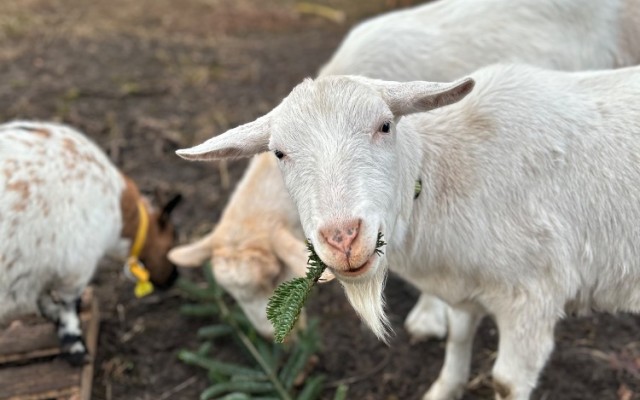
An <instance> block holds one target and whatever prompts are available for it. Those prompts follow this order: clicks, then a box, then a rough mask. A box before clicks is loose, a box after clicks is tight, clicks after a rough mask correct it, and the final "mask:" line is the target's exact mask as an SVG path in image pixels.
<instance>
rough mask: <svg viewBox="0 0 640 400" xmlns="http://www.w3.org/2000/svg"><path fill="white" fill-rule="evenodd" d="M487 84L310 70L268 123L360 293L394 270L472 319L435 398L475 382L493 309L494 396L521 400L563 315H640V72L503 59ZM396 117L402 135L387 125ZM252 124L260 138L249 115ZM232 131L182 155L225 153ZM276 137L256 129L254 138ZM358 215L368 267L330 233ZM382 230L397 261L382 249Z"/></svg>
mask: <svg viewBox="0 0 640 400" xmlns="http://www.w3.org/2000/svg"><path fill="white" fill-rule="evenodd" d="M472 78H473V79H474V80H475V82H476V87H475V88H474V89H473V90H471V88H472V86H471V85H470V81H469V80H459V81H457V82H455V83H453V84H442V85H436V84H428V83H420V82H408V83H406V84H400V83H397V82H387V81H380V80H371V79H366V78H362V77H341V76H337V77H323V78H319V79H317V80H316V81H311V80H307V81H305V82H303V83H302V84H300V85H299V86H297V87H296V88H295V89H294V90H293V91H292V92H291V94H290V95H289V96H288V97H287V98H286V99H285V100H284V101H283V102H282V104H281V105H280V106H278V107H277V108H276V109H275V110H274V111H272V112H271V113H269V114H267V116H265V117H264V118H268V119H269V126H270V132H271V137H270V141H269V148H270V149H271V150H274V149H278V150H280V151H282V152H284V153H285V154H286V157H284V158H283V159H282V160H281V161H280V162H279V165H280V169H281V171H282V173H283V177H284V181H285V184H286V187H287V188H288V190H289V192H290V194H291V196H292V198H293V200H294V202H295V204H296V206H297V208H298V212H299V214H300V217H301V222H302V226H303V228H304V232H305V234H306V235H307V236H308V237H309V238H311V240H312V242H313V243H314V245H315V248H316V251H317V253H318V255H319V256H320V257H321V258H322V259H323V261H325V262H326V263H328V264H329V265H330V266H331V267H332V269H333V270H334V272H336V275H337V276H338V278H339V279H340V281H341V282H342V284H343V285H344V286H345V287H349V288H350V289H348V290H347V293H348V294H349V291H351V292H356V291H358V287H363V286H367V284H366V283H367V282H368V283H371V282H378V280H374V279H376V278H375V277H377V276H378V275H379V274H380V273H382V272H381V271H384V270H386V268H387V265H389V266H390V268H391V269H392V270H393V271H395V272H396V273H398V274H399V275H401V276H402V277H404V278H405V279H406V280H408V281H409V282H412V283H413V284H414V285H416V286H417V287H418V288H419V289H421V290H422V291H423V292H425V293H431V294H434V295H436V296H438V297H439V298H441V299H443V300H445V301H446V302H447V303H448V304H450V305H453V306H454V307H456V309H457V311H456V313H458V312H459V313H460V314H456V315H454V316H453V317H452V319H453V320H454V321H455V322H454V323H452V325H451V327H455V329H453V328H452V335H451V336H452V337H451V339H450V340H449V343H448V344H447V360H446V361H445V366H444V367H443V370H442V373H441V375H440V378H439V380H438V381H437V382H436V383H435V384H434V386H433V388H432V389H431V390H430V391H429V392H428V393H427V394H426V395H425V399H428V400H434V399H443V398H453V397H456V396H458V395H459V394H460V393H461V390H462V387H463V385H464V382H466V379H467V376H468V360H469V359H470V351H471V345H470V343H471V340H472V337H473V333H474V331H475V327H476V326H477V321H478V320H479V318H480V317H481V315H483V313H489V314H491V315H492V316H493V317H494V318H495V320H496V322H497V325H498V328H499V331H500V343H499V354H498V358H497V360H496V364H495V366H494V369H493V376H494V379H495V381H496V385H497V387H498V388H500V389H501V390H498V393H497V398H500V399H511V400H524V399H528V398H529V395H530V393H531V391H532V389H533V388H534V387H535V384H536V380H537V377H538V374H539V372H540V370H541V369H542V368H543V366H544V364H545V362H546V360H547V358H548V356H549V353H550V352H551V350H552V348H553V328H554V326H555V323H556V322H557V321H558V320H559V319H560V318H562V317H563V316H564V315H565V312H566V311H583V312H585V311H589V310H592V309H595V310H602V311H610V312H617V311H630V312H638V311H640V290H638V287H639V285H640V263H639V261H638V260H639V259H640V251H639V250H638V246H637V242H638V240H640V230H639V229H640V228H638V227H639V226H640V211H639V210H640V209H639V208H638V206H637V205H638V201H639V200H640V190H638V187H640V162H639V161H640V160H639V159H638V154H640V140H639V139H638V137H640V108H639V107H638V106H637V101H636V100H637V98H638V96H640V68H628V69H621V70H618V71H597V72H583V73H567V72H554V71H550V70H541V69H536V68H533V67H529V66H524V65H520V66H518V65H514V66H509V65H507V66H503V65H498V66H493V67H489V68H486V69H483V70H480V71H478V72H476V73H474V74H473V75H472ZM470 90H471V94H469V95H468V96H467V97H466V98H465V97H464V96H465V95H466V94H467V93H468V92H469V91H470ZM455 101H458V102H457V103H455V104H453V105H450V106H447V107H441V108H438V109H435V110H432V111H430V112H423V113H418V114H413V115H407V114H410V113H412V112H415V111H416V109H418V108H420V107H423V111H427V110H430V109H431V108H433V106H434V104H435V105H438V104H440V105H442V104H449V103H452V102H455ZM392 110H394V111H393V113H392ZM405 115H407V116H405ZM389 119H391V120H392V121H393V124H392V130H391V132H390V133H382V132H380V131H379V129H380V126H381V123H382V122H383V121H385V120H389ZM263 123H264V120H262V121H261V126H262V124H263ZM242 130H243V132H245V138H250V137H251V135H246V132H247V131H248V130H249V131H250V130H251V123H250V124H246V125H245V126H244V127H243V128H242ZM234 131H235V130H231V131H229V132H227V133H225V134H223V135H222V137H221V138H220V139H216V138H214V139H211V140H209V141H207V142H206V143H205V144H203V145H201V146H198V147H196V148H194V149H193V151H192V150H191V149H187V150H182V151H179V154H180V155H182V156H183V157H185V158H197V159H202V158H217V157H220V156H224V154H226V153H225V152H226V151H227V149H226V148H225V144H226V143H228V142H229V140H230V138H231V137H232V136H233V135H234V133H235V132H234ZM247 140H252V139H247ZM263 140H264V137H263V129H262V128H260V129H257V130H256V136H255V139H254V143H253V144H252V146H253V145H256V147H261V146H262V145H257V143H258V142H262V141H263ZM246 155H250V154H249V153H248V154H246ZM417 178H421V179H422V183H423V191H422V195H421V196H420V197H419V198H418V199H417V200H415V201H414V200H413V188H414V182H415V180H416V179H417ZM354 219H360V220H361V221H362V222H361V225H360V232H359V235H358V239H357V240H356V241H354V244H353V251H352V253H351V256H349V255H347V258H348V257H351V262H352V263H356V261H357V264H352V266H353V265H363V264H364V263H365V262H366V260H367V258H368V257H369V254H372V255H371V257H372V258H370V260H373V261H371V264H370V268H369V270H367V271H366V272H364V273H361V274H360V275H359V276H355V277H353V276H346V275H345V274H346V271H347V269H348V268H349V267H348V266H345V262H344V259H343V258H341V257H342V256H341V255H340V253H338V252H336V250H335V249H333V248H332V247H331V246H329V245H327V243H326V241H325V240H324V239H323V238H322V235H321V234H320V231H321V228H322V227H323V226H325V225H326V224H327V223H332V224H336V223H340V222H341V221H352V220H354ZM396 227H401V231H396ZM378 231H381V232H382V233H383V234H384V237H385V238H386V240H387V241H388V244H387V246H386V248H385V249H384V250H385V255H384V256H382V257H378V256H376V255H374V254H373V253H372V251H373V250H374V249H375V239H376V235H377V232H378ZM353 254H355V255H353ZM346 265H349V263H348V262H347V263H346ZM376 284H378V283H376ZM380 285H381V283H380ZM367 293H369V294H370V293H371V291H370V290H369V291H368V292H367ZM367 293H359V294H356V295H355V296H354V295H350V297H351V298H354V297H357V296H365V295H367ZM370 300H371V301H370V302H369V303H367V302H362V301H359V302H355V301H354V302H352V304H353V305H354V306H357V307H359V308H360V309H359V310H358V312H359V314H360V315H361V316H362V317H363V318H366V319H365V322H367V323H368V324H369V325H370V326H371V327H372V329H373V330H374V332H375V333H376V334H378V335H379V336H381V337H384V329H383V328H384V315H383V313H381V312H379V311H378V305H379V304H380V301H381V299H378V298H371V299H370ZM454 333H455V334H454Z"/></svg>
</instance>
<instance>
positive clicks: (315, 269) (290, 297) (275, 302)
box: [267, 232, 386, 343]
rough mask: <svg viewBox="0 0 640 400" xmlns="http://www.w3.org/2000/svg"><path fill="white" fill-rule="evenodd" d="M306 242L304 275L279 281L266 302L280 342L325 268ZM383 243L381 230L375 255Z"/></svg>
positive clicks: (292, 324) (379, 252) (289, 329)
mask: <svg viewBox="0 0 640 400" xmlns="http://www.w3.org/2000/svg"><path fill="white" fill-rule="evenodd" d="M306 243H307V250H308V251H309V260H308V261H307V265H309V268H308V269H307V274H306V276H305V277H304V278H295V279H293V280H290V281H287V282H284V283H281V284H280V285H279V286H278V287H277V288H276V290H275V292H274V294H273V296H271V297H270V298H269V303H268V304H267V318H268V319H269V321H271V324H273V327H274V330H275V333H274V339H275V341H276V342H278V343H282V342H283V341H284V338H285V337H286V336H287V335H288V334H289V332H291V330H293V327H294V326H295V324H296V322H297V321H298V318H299V317H300V312H301V311H302V307H303V306H304V303H305V302H306V301H307V297H308V296H309V293H310V292H311V288H312V287H313V286H314V285H315V284H316V283H317V282H318V279H320V276H322V273H323V272H324V270H325V269H326V268H327V266H326V265H325V263H324V262H322V260H321V259H320V257H319V256H318V254H317V253H316V251H315V249H314V248H313V245H312V244H311V241H309V240H308V239H307V242H306ZM384 245H386V243H385V241H384V240H382V232H378V239H377V241H376V250H375V253H376V254H377V255H379V256H381V255H382V254H384V253H383V251H382V250H381V247H382V246H384Z"/></svg>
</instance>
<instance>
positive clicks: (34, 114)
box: [0, 0, 640, 400]
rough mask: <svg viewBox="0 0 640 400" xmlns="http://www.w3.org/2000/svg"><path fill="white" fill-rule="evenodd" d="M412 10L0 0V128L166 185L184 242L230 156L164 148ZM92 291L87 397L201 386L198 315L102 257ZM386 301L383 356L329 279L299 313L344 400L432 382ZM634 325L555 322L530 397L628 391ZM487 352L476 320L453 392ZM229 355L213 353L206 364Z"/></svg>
mask: <svg viewBox="0 0 640 400" xmlns="http://www.w3.org/2000/svg"><path fill="white" fill-rule="evenodd" d="M414 2H415V1H412V0H406V1H403V0H366V1H358V2H354V1H347V0H322V1H319V2H318V3H320V4H324V5H328V6H330V7H333V8H335V9H337V10H341V11H343V12H344V15H345V16H346V21H345V22H344V23H337V22H334V21H331V20H329V19H326V18H323V17H319V16H314V15H306V14H305V15H301V14H300V13H299V12H297V10H296V2H294V1H293V0H268V1H267V0H238V1H234V0H181V1H179V2H178V1H175V0H174V1H171V0H136V1H130V0H112V1H109V2H99V1H95V0H94V1H86V0H2V1H1V2H0V5H1V7H0V8H1V9H2V12H1V13H0V120H3V121H6V120H11V119H16V118H25V119H26V118H28V119H42V120H57V121H62V122H65V123H68V124H71V125H74V126H76V127H78V128H79V129H81V130H83V131H84V132H86V133H87V135H89V136H90V137H91V138H93V139H94V140H95V141H97V142H98V143H99V144H100V145H101V146H102V147H103V148H104V149H105V150H106V151H107V152H108V153H109V155H110V156H111V157H112V159H113V160H114V161H115V162H116V163H117V164H118V166H120V167H121V168H122V170H123V171H124V172H125V173H127V174H129V175H130V176H132V177H133V178H134V179H136V180H137V181H138V182H139V184H140V185H141V187H142V189H143V190H145V191H147V192H149V193H151V192H153V191H154V190H155V189H160V190H162V191H165V192H175V191H179V192H181V193H182V194H183V195H184V196H185V198H186V200H185V202H184V204H183V205H182V206H181V207H180V208H179V209H178V210H177V212H176V215H175V216H176V222H177V224H178V225H179V227H180V232H181V233H180V239H181V241H186V240H188V238H190V237H194V236H197V235H198V234H201V233H203V232H206V231H208V230H209V229H210V228H211V226H212V225H213V224H214V223H215V221H216V220H217V219H218V218H219V216H220V213H221V211H222V209H223V207H224V205H225V203H226V202H227V200H228V198H229V195H230V194H231V192H232V191H233V188H234V186H235V184H236V183H237V181H238V179H239V178H240V177H241V175H242V173H243V170H244V168H245V166H246V161H237V162H230V163H229V164H228V166H227V168H226V169H224V168H219V166H218V165H215V164H202V163H186V162H184V161H182V160H180V159H178V158H177V157H176V156H175V155H174V154H173V152H174V150H175V149H176V148H178V147H180V146H187V145H190V144H193V143H195V142H197V141H200V140H202V139H204V138H206V137H209V136H211V135H214V134H217V133H220V132H222V131H224V130H225V129H226V128H228V127H232V126H235V125H237V124H240V123H242V122H246V121H249V120H251V119H253V118H255V117H257V116H259V115H260V114H262V113H264V112H266V111H268V110H270V109H271V108H272V107H273V106H274V105H275V104H276V103H277V102H278V101H279V100H280V99H281V98H282V97H283V96H285V95H286V94H287V93H288V91H289V90H290V89H291V88H292V87H293V86H294V85H295V84H296V83H297V82H299V81H300V80H301V79H302V78H304V77H306V76H312V75H314V74H315V72H316V71H317V69H318V68H319V67H320V65H321V64H322V63H323V62H324V61H325V60H327V59H328V57H329V55H330V54H331V53H332V51H333V50H334V49H335V47H336V46H337V44H338V43H339V41H340V39H341V38H342V36H343V35H344V33H345V32H346V31H347V30H348V28H349V27H350V26H351V25H352V24H353V23H355V22H357V21H359V20H361V19H363V18H365V17H367V16H370V15H373V14H375V13H379V12H383V11H386V10H390V9H393V8H398V7H405V6H408V5H410V4H412V3H414ZM221 171H222V172H221ZM224 171H227V172H228V173H224ZM187 275H190V276H192V277H193V278H194V279H201V277H200V276H199V274H198V272H197V271H196V272H189V273H187ZM94 284H95V286H96V287H97V293H98V297H99V299H100V301H101V304H102V309H103V319H102V323H101V335H100V341H99V351H98V354H97V355H96V357H97V359H96V372H95V382H94V389H93V398H94V399H96V400H111V399H118V400H120V399H127V400H128V399H131V400H134V399H136V400H137V399H154V400H156V399H195V398H197V396H198V394H199V392H200V391H201V390H202V389H203V388H204V387H206V385H207V380H206V377H205V375H204V374H203V373H202V371H201V370H198V369H195V368H192V367H189V366H186V365H184V364H182V363H180V362H179V361H178V360H177V358H176V353H177V351H178V350H179V349H180V348H183V347H190V348H193V347H195V346H196V344H197V340H196V338H195V331H196V330H197V328H198V327H199V326H201V325H202V324H203V323H210V321H205V322H203V321H194V320H190V319H186V318H184V317H182V316H181V315H180V314H179V312H178V308H179V306H180V305H181V304H183V303H184V301H185V300H184V298H182V297H181V295H180V293H179V291H178V290H177V289H173V290H170V291H168V292H164V293H158V294H154V295H152V296H150V297H148V298H145V299H143V300H137V299H135V298H134V296H133V293H132V288H131V285H130V284H129V283H128V282H127V281H126V280H125V279H124V277H123V276H122V273H121V266H120V265H119V264H117V263H113V262H105V263H104V265H103V266H102V267H101V269H100V272H99V273H98V274H97V276H96V277H95V280H94ZM387 298H388V303H389V309H390V317H391V321H392V323H393V326H394V328H395V332H396V335H395V337H394V339H393V341H392V343H391V346H390V347H386V346H384V345H383V344H381V343H380V342H378V341H377V340H376V339H375V338H374V337H373V336H372V335H371V334H370V333H369V332H368V331H367V330H366V329H365V328H364V327H363V326H362V324H361V323H360V322H358V320H357V318H356V317H355V314H354V312H353V311H352V310H351V308H350V307H349V306H348V304H347V303H346V301H345V298H344V295H343V294H342V291H341V289H340V287H339V285H337V284H328V285H325V286H322V287H321V288H320V289H319V290H316V292H315V293H314V295H313V297H312V298H311V300H310V303H309V307H310V313H311V315H315V316H318V317H320V318H321V325H320V328H321V337H322V341H323V348H324V350H323V351H322V352H321V354H319V359H320V362H319V364H318V366H317V369H318V371H321V372H323V373H325V374H327V375H328V377H329V382H330V386H336V385H337V384H338V383H340V382H347V383H349V385H350V391H349V393H350V395H349V399H371V400H394V399H402V400H404V399H419V398H420V396H421V393H423V392H424V391H425V390H426V389H427V387H428V385H429V383H430V382H432V381H433V380H434V379H435V378H436V377H437V373H438V370H439V368H440V365H441V363H442V359H443V352H444V343H443V342H439V341H431V342H423V343H418V344H410V343H409V340H408V337H407V334H406V332H405V331H404V330H403V327H402V322H403V319H404V318H405V316H406V314H407V312H408V311H409V309H410V308H411V306H412V305H413V303H414V302H415V300H416V298H417V293H416V292H415V290H414V289H412V288H411V287H409V286H408V285H407V284H405V283H403V282H402V281H400V280H398V279H396V278H394V277H391V279H390V281H389V284H388V285H387ZM639 332H640V318H638V317H633V316H625V315H623V316H617V317H612V316H608V315H594V316H591V317H588V318H582V319H571V320H569V321H567V322H564V323H562V324H561V325H560V326H559V327H558V329H557V331H556V339H557V347H556V350H555V352H554V355H553V358H552V360H551V361H550V363H549V365H548V366H547V368H546V369H545V372H544V375H543V376H542V378H541V383H540V385H539V389H538V390H537V391H536V393H535V395H534V399H541V400H542V399H545V400H551V399H554V400H607V399H611V400H614V399H617V400H630V399H636V398H640V396H639V395H637V393H639V392H640V339H639ZM496 344H497V333H496V328H495V326H494V325H493V323H492V322H491V321H489V320H487V321H485V322H484V323H483V324H482V326H481V328H480V330H479V334H478V335H477V338H476V343H475V355H474V359H473V371H472V377H473V379H472V381H471V383H470V385H469V391H468V393H467V394H466V395H465V397H464V398H465V399H467V400H470V399H489V398H491V389H490V385H489V380H488V377H487V372H488V371H489V370H490V366H491V364H492V362H493V361H494V359H495V350H496ZM230 351H233V350H231V349H224V348H222V349H220V352H221V357H224V356H225V352H230ZM329 393H330V392H329V391H327V394H326V397H327V398H329Z"/></svg>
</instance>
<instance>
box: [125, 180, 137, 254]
mask: <svg viewBox="0 0 640 400" xmlns="http://www.w3.org/2000/svg"><path fill="white" fill-rule="evenodd" d="M123 179H124V182H125V187H124V190H123V191H122V196H121V197H120V209H121V210H122V234H121V235H122V237H123V238H127V239H130V240H131V241H132V243H133V240H134V239H135V237H136V232H137V231H138V224H139V222H140V217H139V215H138V200H139V199H140V191H139V190H138V187H137V186H136V184H135V183H134V182H133V181H132V180H131V179H129V178H128V177H126V176H124V175H123Z"/></svg>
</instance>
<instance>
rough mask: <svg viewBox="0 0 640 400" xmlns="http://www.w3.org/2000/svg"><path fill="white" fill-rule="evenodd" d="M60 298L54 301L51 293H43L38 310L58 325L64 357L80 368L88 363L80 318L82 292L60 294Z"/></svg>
mask: <svg viewBox="0 0 640 400" xmlns="http://www.w3.org/2000/svg"><path fill="white" fill-rule="evenodd" d="M58 297H59V298H58V299H54V298H53V297H52V295H51V293H49V292H43V293H42V294H41V295H40V297H39V299H38V308H39V309H40V313H41V314H42V315H43V316H44V317H45V318H47V319H49V320H50V321H52V322H53V323H55V324H56V327H57V334H58V339H59V340H60V348H61V355H62V357H63V358H65V359H66V360H67V361H68V362H69V364H71V365H74V366H80V365H82V364H84V363H85V362H87V361H88V352H87V346H86V345H85V343H84V340H83V339H82V329H81V326H80V317H79V316H78V310H79V308H80V307H79V305H80V292H79V291H72V293H58Z"/></svg>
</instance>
